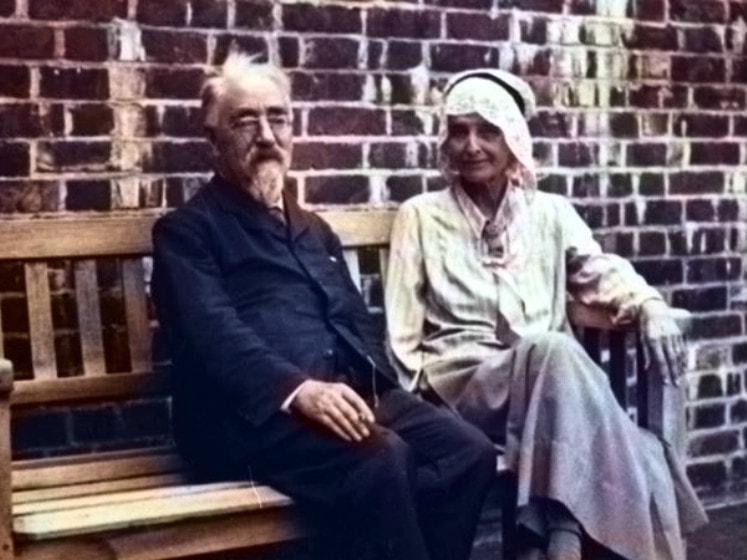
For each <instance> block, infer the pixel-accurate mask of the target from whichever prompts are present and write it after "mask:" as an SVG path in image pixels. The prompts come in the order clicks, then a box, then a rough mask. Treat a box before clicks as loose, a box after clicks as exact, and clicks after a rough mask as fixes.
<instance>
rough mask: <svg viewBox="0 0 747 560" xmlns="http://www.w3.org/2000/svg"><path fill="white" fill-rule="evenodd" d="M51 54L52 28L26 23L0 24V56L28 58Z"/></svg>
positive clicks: (52, 45) (46, 56)
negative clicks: (32, 25)
mask: <svg viewBox="0 0 747 560" xmlns="http://www.w3.org/2000/svg"><path fill="white" fill-rule="evenodd" d="M53 56H54V32H53V31H52V29H50V28H48V27H31V26H27V25H2V26H0V57H3V58H22V59H29V58H51V57H53Z"/></svg>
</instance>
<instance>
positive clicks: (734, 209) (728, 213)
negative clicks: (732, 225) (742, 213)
mask: <svg viewBox="0 0 747 560" xmlns="http://www.w3.org/2000/svg"><path fill="white" fill-rule="evenodd" d="M717 210H718V211H717V216H718V220H719V221H720V222H736V221H737V220H739V201H738V200H735V199H730V200H723V199H722V200H719V201H718V205H717Z"/></svg>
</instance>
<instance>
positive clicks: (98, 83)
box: [40, 67, 109, 99]
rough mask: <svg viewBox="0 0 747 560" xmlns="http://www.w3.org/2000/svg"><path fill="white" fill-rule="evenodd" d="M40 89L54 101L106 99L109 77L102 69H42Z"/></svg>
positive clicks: (43, 95)
mask: <svg viewBox="0 0 747 560" xmlns="http://www.w3.org/2000/svg"><path fill="white" fill-rule="evenodd" d="M40 89H41V95H42V97H51V98H54V99H107V98H108V97H109V77H108V74H107V71H106V70H102V69H83V68H50V67H43V68H42V69H41V88H40Z"/></svg>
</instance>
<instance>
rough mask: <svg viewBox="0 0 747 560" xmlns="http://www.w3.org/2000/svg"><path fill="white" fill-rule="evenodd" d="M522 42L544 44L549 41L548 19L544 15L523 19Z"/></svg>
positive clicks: (521, 28)
mask: <svg viewBox="0 0 747 560" xmlns="http://www.w3.org/2000/svg"><path fill="white" fill-rule="evenodd" d="M520 30H521V35H520V37H521V42H522V43H528V44H534V45H544V44H545V43H547V19H545V18H542V17H536V18H532V19H530V20H522V21H521V27H520Z"/></svg>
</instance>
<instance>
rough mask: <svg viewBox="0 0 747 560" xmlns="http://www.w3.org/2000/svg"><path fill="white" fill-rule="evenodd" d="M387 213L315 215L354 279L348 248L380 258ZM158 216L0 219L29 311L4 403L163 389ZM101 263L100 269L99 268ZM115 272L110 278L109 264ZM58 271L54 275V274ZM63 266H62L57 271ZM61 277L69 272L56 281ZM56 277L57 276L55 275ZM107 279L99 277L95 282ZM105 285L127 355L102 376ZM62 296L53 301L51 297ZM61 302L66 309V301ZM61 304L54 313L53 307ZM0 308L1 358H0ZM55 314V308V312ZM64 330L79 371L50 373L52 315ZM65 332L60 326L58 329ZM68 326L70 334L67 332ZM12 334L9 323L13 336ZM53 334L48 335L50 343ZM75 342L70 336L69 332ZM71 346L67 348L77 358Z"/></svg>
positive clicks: (354, 260) (1, 245) (54, 345)
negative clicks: (17, 368)
mask: <svg viewBox="0 0 747 560" xmlns="http://www.w3.org/2000/svg"><path fill="white" fill-rule="evenodd" d="M393 215H394V212H393V211H391V210H381V211H365V212H353V211H346V212H326V213H324V214H323V216H324V218H325V219H326V220H327V221H328V222H329V223H330V224H331V226H332V227H333V229H334V230H335V231H336V232H337V233H338V235H339V236H340V238H341V240H342V243H343V246H344V248H345V249H346V250H345V258H346V261H347V263H348V266H349V267H350V270H351V273H352V274H353V276H354V278H355V280H356V282H357V283H358V285H360V268H359V265H358V253H357V249H358V248H360V247H376V248H378V250H380V253H381V259H380V260H381V262H382V263H385V261H386V254H385V252H386V244H387V243H388V239H389V230H390V227H391V222H392V218H393ZM157 217H158V216H157V215H154V214H148V215H142V214H139V215H114V216H108V217H99V216H83V217H75V218H53V219H34V220H28V219H25V220H21V219H8V220H4V221H2V222H1V223H0V262H1V261H18V262H19V263H20V264H19V265H18V266H19V267H20V268H21V269H22V272H20V274H21V275H22V282H19V286H22V287H21V288H20V289H21V290H22V292H23V293H19V294H15V295H16V296H18V299H19V301H21V299H22V298H23V299H25V307H26V310H27V315H28V328H27V331H28V332H27V335H28V338H27V340H28V347H29V352H30V360H29V361H30V371H26V372H23V375H22V376H20V378H18V379H17V381H16V384H15V390H14V392H13V396H12V402H13V404H47V403H64V402H71V401H76V402H79V401H85V400H97V399H127V398H137V397H141V396H145V395H153V394H162V393H166V392H168V383H167V379H166V376H165V375H164V374H161V373H155V372H154V371H153V367H152V359H151V358H152V356H151V340H152V332H153V328H154V327H155V321H154V318H153V314H152V310H151V307H150V302H149V300H148V278H149V274H150V271H149V268H150V262H149V259H147V258H146V257H148V256H149V255H150V254H151V251H152V246H151V228H152V226H153V223H154V222H155V220H156V219H157ZM103 261H106V262H108V263H109V264H110V265H113V267H112V266H110V267H108V268H107V269H106V270H102V268H101V267H100V266H99V265H100V263H101V262H103ZM112 268H113V269H114V271H115V276H116V277H115V278H111V277H110V276H111V269H112ZM61 270H62V271H63V272H60V271H61ZM65 271H67V272H65ZM66 273H69V276H71V278H64V276H65V274H66ZM60 274H62V275H63V278H62V279H60V277H59V276H60ZM102 276H107V278H102ZM104 284H107V285H109V286H114V291H116V292H118V295H119V296H120V300H121V301H122V302H123V316H124V317H123V320H122V323H123V324H122V325H119V327H118V330H117V336H118V337H119V338H120V340H126V341H125V342H123V345H124V346H125V347H126V354H128V356H129V357H128V358H127V359H120V360H118V366H117V368H116V370H117V371H116V373H112V372H107V349H106V341H105V337H104V333H105V331H106V329H107V324H105V323H106V322H107V321H110V318H106V317H103V316H102V293H103V292H102V285H104ZM60 292H63V293H62V295H63V296H66V297H63V298H62V301H61V302H60V301H57V302H55V301H54V299H55V297H57V298H58V300H59V297H60ZM65 301H68V302H70V301H74V305H73V304H71V305H68V306H67V307H65ZM60 308H61V309H62V310H61V311H60ZM1 309H2V308H1V307H0V356H3V355H5V352H4V347H3V339H5V338H6V336H5V335H6V334H8V333H3V330H2V329H3V324H4V322H3V319H2V311H1ZM56 309H57V311H56V312H55V310H56ZM66 314H70V315H72V316H73V317H63V321H62V322H64V323H65V325H66V326H67V327H69V326H70V325H72V326H73V327H75V326H77V333H78V335H77V341H78V342H74V343H73V344H79V353H80V371H77V372H76V374H77V375H73V376H69V372H66V371H63V372H60V371H58V365H57V363H58V359H57V349H58V347H59V331H60V330H61V329H60V328H59V326H58V325H56V324H55V322H57V323H59V322H60V318H59V317H57V321H55V317H56V315H57V316H58V315H66ZM62 330H64V327H63V329H62ZM70 330H75V328H72V329H70ZM9 336H18V333H17V332H16V331H15V329H13V334H12V335H9ZM56 339H57V341H56ZM73 339H75V337H73ZM77 352H78V349H77V348H76V349H74V350H73V352H72V353H73V354H76V353H77Z"/></svg>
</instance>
